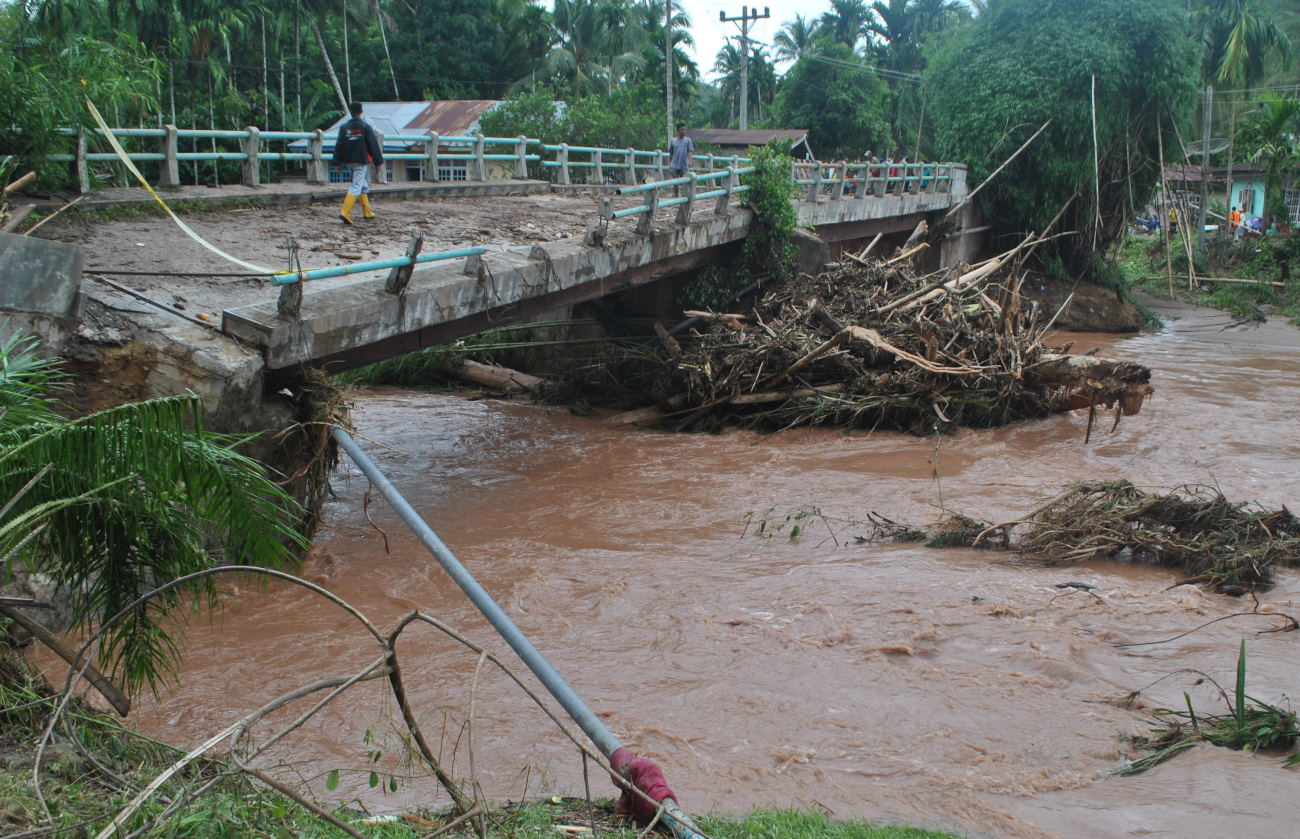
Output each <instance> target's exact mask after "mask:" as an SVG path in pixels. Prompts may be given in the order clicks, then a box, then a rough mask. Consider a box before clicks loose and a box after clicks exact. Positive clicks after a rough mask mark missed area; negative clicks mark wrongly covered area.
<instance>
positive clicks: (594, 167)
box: [591, 149, 605, 184]
mask: <svg viewBox="0 0 1300 839" xmlns="http://www.w3.org/2000/svg"><path fill="white" fill-rule="evenodd" d="M591 176H592V177H593V178H595V179H596V183H598V184H604V183H605V167H604V166H603V165H602V161H601V152H600V149H596V150H595V151H594V152H592V155H591Z"/></svg>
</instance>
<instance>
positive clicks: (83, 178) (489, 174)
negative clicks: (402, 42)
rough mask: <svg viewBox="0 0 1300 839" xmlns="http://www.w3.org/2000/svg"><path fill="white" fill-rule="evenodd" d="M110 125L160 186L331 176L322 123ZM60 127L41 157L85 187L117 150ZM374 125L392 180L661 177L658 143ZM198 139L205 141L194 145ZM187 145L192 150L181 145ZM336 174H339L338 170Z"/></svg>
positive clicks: (702, 159)
mask: <svg viewBox="0 0 1300 839" xmlns="http://www.w3.org/2000/svg"><path fill="white" fill-rule="evenodd" d="M109 130H110V131H111V132H112V134H113V137H114V138H116V139H117V140H118V142H119V143H122V144H123V145H124V150H125V152H126V156H127V158H128V159H129V160H131V161H132V162H133V163H149V164H154V163H156V164H158V176H157V180H156V182H157V184H158V186H161V187H163V188H174V187H178V186H180V183H181V165H182V164H184V163H192V164H194V165H195V167H196V169H195V174H194V181H195V183H198V182H200V179H199V175H198V171H197V167H198V165H199V164H200V163H207V162H214V163H221V162H237V163H240V164H242V165H241V167H240V177H239V182H240V183H241V184H244V185H245V186H258V185H259V184H260V183H261V181H262V177H263V165H262V164H265V163H268V162H280V163H293V164H302V165H303V166H304V167H305V169H306V179H307V183H309V184H326V183H329V182H330V180H331V175H330V171H329V163H330V157H329V156H327V155H326V153H325V142H326V139H327V137H326V134H325V132H324V131H322V130H315V131H269V130H262V129H260V128H258V127H256V126H249V127H248V128H245V129H242V130H230V131H227V130H221V129H206V128H178V127H176V126H174V125H166V126H164V127H162V128H112V129H109ZM61 133H63V134H64V135H65V136H70V137H75V138H76V147H75V151H74V152H73V153H71V154H50V155H46V156H45V157H44V158H43V159H44V160H46V161H54V162H66V163H71V164H73V166H74V169H75V174H76V178H77V182H78V184H79V186H80V188H81V192H82V193H87V192H89V191H90V189H91V180H92V177H91V176H92V169H93V168H94V165H95V164H106V163H116V162H118V156H117V154H116V153H115V152H114V151H112V150H111V149H109V148H107V147H105V148H103V149H102V150H100V149H99V148H92V144H93V143H94V144H95V145H96V146H98V144H97V143H95V141H96V140H97V138H99V137H102V136H103V134H104V131H103V130H102V129H94V130H89V131H88V130H73V129H64V130H63V131H62V132H61ZM375 133H376V135H377V139H378V140H379V143H380V145H381V146H383V145H385V144H389V145H392V144H402V145H404V146H405V149H404V150H402V151H391V152H385V153H384V160H385V162H389V161H391V162H393V163H399V162H400V163H405V164H414V166H412V167H411V168H413V169H415V170H416V171H417V173H418V174H417V178H407V177H405V176H406V175H407V172H406V171H403V172H402V175H403V177H402V178H398V179H397V180H415V179H418V180H421V181H430V182H438V181H477V182H484V181H488V180H496V179H502V178H505V179H510V178H520V179H522V178H527V177H528V175H529V166H530V164H531V165H533V166H535V167H538V168H539V169H540V171H541V174H543V176H544V177H546V178H548V179H550V180H554V181H555V182H556V183H559V184H566V185H567V184H589V185H595V184H618V183H621V184H628V185H630V184H636V183H640V182H643V181H662V180H663V179H664V174H665V169H666V165H667V162H668V155H667V152H665V151H662V150H651V151H646V150H642V149H613V148H601V147H595V146H570V145H568V144H565V143H561V144H558V145H555V144H548V143H543V142H542V141H541V140H538V139H535V138H529V137H524V136H519V137H485V136H483V135H481V134H467V135H463V136H462V135H452V136H443V135H439V134H437V133H435V132H415V133H403V134H390V135H387V136H386V135H384V134H383V132H380V131H376V132H375ZM201 141H203V143H204V145H207V146H209V149H207V150H203V151H199V150H198V146H199V143H200V142H201ZM187 146H188V148H189V149H190V150H189V151H182V148H185V147H187ZM273 146H274V147H273ZM693 160H694V165H695V166H696V167H698V168H700V169H703V170H704V171H706V172H712V171H716V170H719V169H722V168H727V167H732V168H734V167H736V166H740V165H743V164H746V163H748V162H749V159H748V158H745V157H737V156H728V155H711V154H702V155H695V156H694V158H693ZM390 169H392V167H385V170H390ZM218 171H219V170H218ZM392 171H394V172H395V170H392ZM535 171H536V170H535ZM388 174H389V172H388V171H385V172H381V173H379V176H378V178H377V180H378V181H380V182H381V183H382V182H385V181H387V180H388V177H387V175H388ZM334 180H335V181H336V182H340V181H339V177H338V176H337V175H336V176H335V177H334ZM345 180H350V178H346V179H345Z"/></svg>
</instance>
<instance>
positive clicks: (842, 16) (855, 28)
mask: <svg viewBox="0 0 1300 839" xmlns="http://www.w3.org/2000/svg"><path fill="white" fill-rule="evenodd" d="M870 20H871V11H870V10H869V9H868V8H867V4H866V3H865V2H864V0H831V10H830V11H829V12H823V13H822V16H821V21H820V24H821V27H822V28H823V29H824V30H825V32H826V34H827V35H828V36H829V37H830V39H831V40H832V41H835V42H836V43H839V44H844V45H845V46H847V47H848V48H849V49H856V48H857V45H858V40H859V39H860V38H862V37H863V35H864V34H865V32H866V29H867V22H868V21H870Z"/></svg>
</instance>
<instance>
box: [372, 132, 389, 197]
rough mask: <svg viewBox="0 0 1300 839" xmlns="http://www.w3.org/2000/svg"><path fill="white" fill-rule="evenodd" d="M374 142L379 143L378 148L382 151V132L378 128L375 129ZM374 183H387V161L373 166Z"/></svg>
mask: <svg viewBox="0 0 1300 839" xmlns="http://www.w3.org/2000/svg"><path fill="white" fill-rule="evenodd" d="M375 142H376V143H378V144H379V149H380V151H383V148H384V132H382V131H380V130H379V129H378V128H376V129H375ZM375 183H377V184H386V183H388V164H387V163H385V164H384V165H383V166H376V167H375Z"/></svg>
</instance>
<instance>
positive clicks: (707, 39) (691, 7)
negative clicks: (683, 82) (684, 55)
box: [678, 0, 831, 79]
mask: <svg viewBox="0 0 1300 839" xmlns="http://www.w3.org/2000/svg"><path fill="white" fill-rule="evenodd" d="M678 2H679V3H680V4H681V6H682V8H683V9H685V11H686V14H688V15H690V17H691V37H693V38H694V39H695V62H696V64H698V65H699V67H700V74H701V75H702V76H704V78H706V79H713V62H714V60H715V59H716V58H717V55H718V51H719V50H721V49H722V45H723V44H724V43H726V39H727V38H728V37H733V38H735V39H736V40H737V41H739V39H740V24H739V23H721V22H719V21H718V13H719V12H726V13H727V17H740V12H741V8H742V7H743V6H745V5H746V3H745V2H740V0H737V2H734V3H733V2H730V0H728V2H723V0H678ZM748 5H749V8H750V12H751V14H752V13H753V11H755V10H757V11H758V12H759V13H762V11H763V8H764V7H766V8H768V9H769V10H770V11H771V13H772V16H771V17H770V18H768V19H766V20H758V21H755V22H754V23H752V24H750V28H749V37H750V38H753V39H754V40H755V41H761V42H762V43H764V44H766V45H767V46H768V48H769V54H770V48H771V46H772V38H773V37H775V36H776V33H777V32H778V31H780V29H781V27H782V26H783V25H785V23H786V22H787V21H792V20H794V16H795V15H803V16H804V17H806V18H808V19H809V20H815V19H817V18H819V17H821V15H822V12H825V11H828V10H829V9H830V7H831V4H830V2H829V0H804V2H799V0H766V2H761V3H759V4H758V5H757V6H755V5H753V4H752V3H750V4H748Z"/></svg>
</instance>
